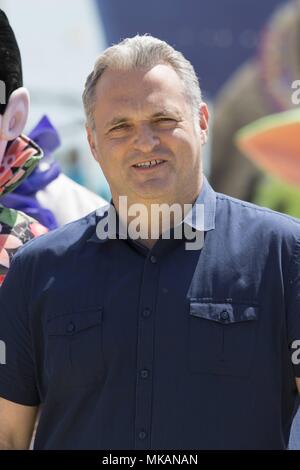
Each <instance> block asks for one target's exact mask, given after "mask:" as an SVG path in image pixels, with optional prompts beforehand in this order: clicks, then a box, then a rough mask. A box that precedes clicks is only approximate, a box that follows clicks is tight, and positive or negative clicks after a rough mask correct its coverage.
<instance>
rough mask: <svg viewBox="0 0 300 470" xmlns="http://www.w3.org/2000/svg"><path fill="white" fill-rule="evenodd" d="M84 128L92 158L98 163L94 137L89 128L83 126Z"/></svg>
mask: <svg viewBox="0 0 300 470" xmlns="http://www.w3.org/2000/svg"><path fill="white" fill-rule="evenodd" d="M85 128H86V133H87V138H88V141H89V145H90V149H91V152H92V154H93V157H94V159H95V160H96V161H98V155H97V149H96V142H95V137H94V133H93V130H92V129H91V128H90V127H89V126H87V125H86V126H85Z"/></svg>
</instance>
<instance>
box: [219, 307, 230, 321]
mask: <svg viewBox="0 0 300 470" xmlns="http://www.w3.org/2000/svg"><path fill="white" fill-rule="evenodd" d="M220 319H221V320H222V321H227V320H229V313H228V311H227V310H222V312H221V313H220Z"/></svg>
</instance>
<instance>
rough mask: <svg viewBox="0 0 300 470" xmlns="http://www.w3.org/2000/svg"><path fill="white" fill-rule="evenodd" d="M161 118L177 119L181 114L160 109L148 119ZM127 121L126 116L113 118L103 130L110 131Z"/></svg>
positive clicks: (171, 110)
mask: <svg viewBox="0 0 300 470" xmlns="http://www.w3.org/2000/svg"><path fill="white" fill-rule="evenodd" d="M162 116H175V117H177V118H178V119H180V118H181V114H180V112H179V111H178V110H175V109H162V110H161V111H157V112H156V113H154V114H151V116H149V119H155V118H158V117H162ZM129 121H130V119H129V118H128V117H126V116H115V117H114V118H113V119H111V120H110V121H108V122H107V123H106V124H105V128H107V129H110V128H112V127H114V126H117V125H118V124H123V123H125V122H129Z"/></svg>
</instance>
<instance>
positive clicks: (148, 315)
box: [142, 308, 151, 318]
mask: <svg viewBox="0 0 300 470" xmlns="http://www.w3.org/2000/svg"><path fill="white" fill-rule="evenodd" d="M142 315H143V317H144V318H148V317H150V315H151V310H150V308H145V310H143V311H142Z"/></svg>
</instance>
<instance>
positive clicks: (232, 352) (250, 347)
mask: <svg viewBox="0 0 300 470" xmlns="http://www.w3.org/2000/svg"><path fill="white" fill-rule="evenodd" d="M257 320H258V307H257V306H254V305H249V304H247V305H246V304H238V303H237V304H235V303H214V302H203V301H201V299H191V300H190V309H189V342H188V362H189V368H190V371H191V372H199V373H205V374H218V375H230V376H234V377H247V376H248V375H249V373H250V371H251V365H252V362H253V356H254V351H255V341H256V334H257V333H256V331H257V324H258V321H257Z"/></svg>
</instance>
